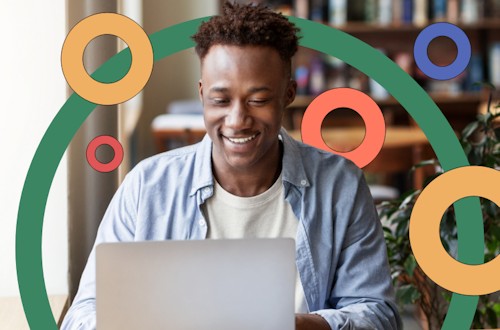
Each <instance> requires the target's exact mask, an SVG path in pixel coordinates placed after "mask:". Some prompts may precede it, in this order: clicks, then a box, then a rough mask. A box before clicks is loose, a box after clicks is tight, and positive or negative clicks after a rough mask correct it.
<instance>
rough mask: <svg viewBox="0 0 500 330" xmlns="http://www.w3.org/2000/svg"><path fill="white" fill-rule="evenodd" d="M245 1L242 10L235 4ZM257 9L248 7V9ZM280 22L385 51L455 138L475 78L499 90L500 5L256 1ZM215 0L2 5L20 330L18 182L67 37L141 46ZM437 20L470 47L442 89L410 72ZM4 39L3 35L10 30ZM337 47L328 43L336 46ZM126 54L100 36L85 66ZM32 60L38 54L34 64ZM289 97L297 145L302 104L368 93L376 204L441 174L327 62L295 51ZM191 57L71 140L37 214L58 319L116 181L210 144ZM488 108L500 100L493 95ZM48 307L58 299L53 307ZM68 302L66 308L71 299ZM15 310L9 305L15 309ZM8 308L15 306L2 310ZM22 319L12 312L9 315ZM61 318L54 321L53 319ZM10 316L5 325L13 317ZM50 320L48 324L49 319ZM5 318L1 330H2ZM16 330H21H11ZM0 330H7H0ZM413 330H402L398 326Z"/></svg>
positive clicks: (382, 95)
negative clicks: (381, 133)
mask: <svg viewBox="0 0 500 330" xmlns="http://www.w3.org/2000/svg"><path fill="white" fill-rule="evenodd" d="M238 2H241V3H249V2H244V1H238ZM253 3H257V1H253ZM263 3H265V4H267V5H269V6H270V7H271V8H272V10H275V11H277V12H282V13H283V14H285V15H292V16H297V17H300V18H305V19H310V20H313V21H316V22H319V23H321V24H326V25H330V26H332V27H335V28H337V29H339V30H342V31H344V32H346V33H349V34H351V35H353V36H355V37H356V38H359V39H360V40H362V41H364V42H366V43H367V44H369V45H371V46H373V47H374V48H376V49H378V50H379V51H381V52H383V53H384V54H385V55H387V56H388V57H389V58H391V59H392V60H393V61H394V62H396V64H398V65H399V66H400V67H401V68H402V69H403V70H405V71H406V72H407V73H408V74H409V75H410V76H412V77H413V78H414V79H415V80H416V81H417V82H418V84H419V85H421V86H422V87H423V88H424V89H425V91H427V92H428V94H429V95H430V96H431V97H432V99H433V100H434V101H435V102H436V104H437V105H438V107H439V108H440V109H441V111H442V112H443V114H444V116H445V117H446V118H447V119H448V121H449V122H450V124H451V126H452V128H453V129H454V130H455V132H456V134H457V136H460V134H461V131H462V129H463V128H464V127H465V126H466V125H467V123H469V122H471V121H473V120H474V119H475V117H476V115H477V114H478V113H481V112H484V111H485V109H486V103H487V100H488V91H486V90H485V89H484V88H481V87H480V86H473V87H471V85H472V83H473V82H475V81H487V82H490V83H492V84H493V85H495V86H496V87H497V88H500V0H349V1H347V0H282V1H263ZM221 5H222V0H203V1H202V0H184V1H173V0H162V1H156V0H67V1H59V0H49V1H45V2H37V1H30V2H7V1H2V2H0V30H1V31H3V32H2V37H3V38H4V43H3V45H4V46H5V48H3V49H4V51H3V52H0V58H1V61H0V68H1V69H0V72H1V76H0V83H1V87H2V88H1V89H0V93H1V96H2V101H3V102H2V116H1V120H0V150H2V151H3V155H8V156H4V157H5V158H3V160H4V161H3V162H1V163H0V187H2V188H1V189H0V208H1V209H2V210H3V213H2V216H1V217H0V310H2V308H3V307H5V306H15V307H14V311H13V312H12V313H10V312H9V313H4V314H2V315H3V316H2V317H6V315H7V316H8V315H9V314H11V315H14V316H15V315H17V316H16V317H18V318H19V319H20V321H19V322H20V323H19V324H21V325H19V326H14V327H11V328H12V329H21V328H22V327H23V326H27V324H26V321H25V319H23V315H22V309H21V306H20V301H19V290H18V287H17V279H16V269H15V249H14V247H15V226H16V220H17V208H18V206H19V199H20V196H21V193H22V187H23V183H24V180H25V178H26V174H27V171H28V168H29V165H30V162H31V160H32V158H33V155H34V153H35V151H36V148H37V146H38V144H39V143H40V140H41V138H42V137H43V134H44V133H45V131H46V130H47V128H48V126H49V125H50V123H51V121H52V119H53V118H54V116H55V115H56V114H57V112H58V111H59V109H60V108H61V106H62V105H63V104H64V103H65V102H66V99H67V97H69V95H71V93H72V91H71V89H69V87H68V86H67V84H66V82H65V79H64V75H63V73H62V70H61V67H60V52H61V49H62V45H63V43H64V39H65V37H66V35H67V34H68V33H69V31H70V30H71V28H72V27H73V26H74V25H75V24H77V23H78V22H79V21H80V20H81V19H83V18H85V17H88V16H90V15H92V14H95V13H100V12H116V13H120V14H124V15H126V16H128V17H130V18H132V19H134V20H135V21H136V22H137V23H138V24H140V25H141V26H142V27H143V28H144V30H145V32H146V33H147V34H148V35H150V34H152V33H155V32H157V31H159V30H162V29H164V28H166V27H169V26H173V25H175V24H178V23H182V22H184V21H187V20H191V19H196V18H200V17H205V16H210V15H217V14H220V10H221ZM433 22H451V23H454V24H456V25H458V26H459V27H460V28H461V29H463V31H464V32H465V33H466V34H467V36H468V37H469V40H470V42H471V46H472V58H471V61H470V63H469V66H468V68H467V69H466V70H465V71H464V72H463V73H462V74H461V75H459V76H458V77H456V78H454V79H452V80H449V81H436V80H433V79H430V78H428V77H426V76H425V75H424V74H423V73H422V72H421V71H420V70H419V69H418V68H417V67H416V65H415V62H414V59H413V44H414V42H415V39H416V37H417V35H418V34H419V32H420V31H421V30H422V29H423V28H424V27H425V26H427V25H428V24H430V23H433ZM6 31H9V32H6ZM332 42H334V41H332ZM125 47H126V44H125V43H124V42H123V41H122V40H121V39H120V38H117V37H115V36H109V35H104V36H100V37H97V38H95V39H94V40H92V41H91V42H90V43H89V45H88V46H87V48H86V50H85V54H84V64H85V67H86V69H87V72H88V73H89V74H91V73H92V72H93V71H94V70H95V69H96V68H98V67H99V66H100V65H101V64H102V63H104V62H106V61H107V60H108V59H109V58H111V57H112V56H114V55H115V54H116V53H117V52H119V51H120V50H122V49H123V48H125ZM33 50H36V55H37V56H33ZM456 54H457V48H456V45H455V43H454V42H453V41H452V40H451V39H449V38H447V37H438V38H436V39H434V40H433V41H432V42H431V43H430V45H429V48H428V55H429V58H430V59H431V61H432V62H433V63H435V64H436V65H441V66H445V65H448V64H450V63H452V62H453V61H454V59H455V57H456ZM292 65H293V76H294V78H295V79H296V80H297V82H298V87H299V88H298V95H297V98H296V100H295V102H293V104H291V105H290V106H289V107H288V108H287V109H286V112H285V116H284V122H283V125H284V127H285V128H286V129H287V130H288V131H289V132H290V133H291V134H292V136H293V137H294V138H296V139H300V124H301V119H302V116H303V113H304V111H305V109H306V108H307V106H308V105H309V103H310V102H311V101H312V100H313V99H314V97H316V96H317V95H319V94H320V93H322V92H324V91H326V90H329V89H332V88H336V87H351V88H355V89H358V90H360V91H363V92H365V93H367V94H368V95H370V96H371V97H372V98H373V99H374V100H375V101H376V102H377V104H378V106H379V107H380V108H381V110H382V112H383V114H384V118H385V121H386V125H387V136H386V142H385V144H384V147H383V148H382V151H381V152H380V153H379V155H378V156H377V158H376V159H375V160H374V161H373V162H372V163H371V164H370V165H368V166H367V167H366V168H364V173H365V176H366V178H367V181H368V183H369V185H370V188H371V191H372V195H373V196H374V198H375V200H376V201H382V200H390V199H396V198H398V197H399V196H400V195H401V194H402V193H403V192H405V191H407V190H408V189H412V188H421V187H422V184H423V182H424V178H425V177H427V176H428V175H430V174H432V173H433V172H435V171H436V170H438V169H437V168H435V167H433V166H430V167H426V168H420V169H418V170H417V171H415V172H413V173H412V174H411V175H409V174H408V171H409V170H410V168H411V167H412V166H414V165H415V164H417V163H418V162H420V161H421V160H424V159H429V158H432V157H433V156H434V154H433V151H432V148H431V147H430V145H429V143H428V141H427V139H426V137H425V135H424V134H423V132H422V131H421V130H420V129H419V128H418V126H417V125H416V123H415V122H414V121H413V119H412V118H411V117H410V116H409V115H408V113H407V112H406V111H405V110H404V108H403V107H402V106H401V105H400V104H399V102H398V101H397V100H395V99H394V98H393V97H392V96H391V95H389V94H388V93H387V91H386V90H385V89H384V88H383V87H382V86H380V85H379V84H377V83H376V82H375V81H373V80H371V79H370V78H369V77H367V76H366V75H364V74H363V73H362V72H360V71H358V70H357V69H356V68H354V67H351V66H349V65H347V64H346V63H344V62H342V61H340V60H339V59H337V58H334V57H332V56H329V55H326V54H322V53H319V52H317V51H314V50H311V49H308V48H304V47H300V48H299V51H298V53H297V55H296V56H295V58H294V59H293V63H292ZM199 78H200V67H199V60H198V57H197V55H196V53H195V51H194V49H193V48H190V49H187V50H184V51H182V52H179V53H176V54H173V55H171V56H168V57H167V58H164V59H162V60H161V61H158V62H156V63H155V64H154V69H153V73H152V75H151V78H150V80H149V82H148V83H147V85H146V86H145V88H144V90H143V91H142V92H141V93H140V94H138V95H137V96H136V97H134V98H133V99H131V100H130V101H127V102H125V103H123V104H120V105H118V106H98V107H97V108H96V110H94V112H93V113H92V114H91V115H90V116H89V117H88V118H87V120H86V121H85V123H84V124H83V125H82V127H81V128H80V130H79V131H78V132H77V134H76V135H75V137H74V138H73V140H72V142H71V143H70V145H69V147H68V150H67V152H66V153H65V155H64V156H63V158H62V160H61V162H60V164H59V167H58V169H57V172H56V175H55V177H54V181H53V183H52V186H51V190H50V193H49V198H48V201H47V206H46V212H45V216H44V227H43V233H42V234H43V245H42V251H43V256H42V257H43V269H44V275H45V284H46V288H47V292H48V294H49V297H52V298H51V300H50V301H51V304H53V307H54V306H56V307H57V308H54V309H53V310H56V309H57V310H58V311H59V314H57V315H61V313H62V312H63V309H64V306H67V303H68V302H69V301H71V299H72V298H73V297H74V295H75V293H76V289H77V287H78V282H79V278H80V275H81V272H82V270H83V267H84V266H85V263H86V260H87V258H88V254H89V253H90V249H91V248H92V245H93V242H94V240H95V233H96V231H97V228H98V225H99V223H100V221H101V219H102V216H103V214H104V212H105V210H106V207H107V205H108V203H109V201H110V199H111V197H112V196H113V194H114V192H115V191H116V189H117V188H118V186H119V184H120V182H121V181H122V180H123V178H124V176H125V175H126V174H127V173H128V172H129V171H130V169H132V168H133V167H134V166H135V165H136V164H137V163H139V162H140V161H141V160H143V159H145V158H147V157H150V156H153V155H155V154H157V153H160V152H164V151H167V150H171V149H173V148H177V147H180V146H183V145H188V144H192V143H196V142H197V141H199V140H201V138H202V137H203V136H204V134H205V130H204V125H203V117H202V106H201V102H200V101H199V99H198V89H197V85H198V80H199ZM494 98H498V95H497V94H494ZM322 130H323V138H324V140H325V143H326V144H327V145H329V146H330V147H331V148H332V149H334V150H337V151H340V152H346V151H350V150H353V149H355V148H356V147H357V146H358V145H359V144H360V143H361V142H362V141H363V139H364V133H365V130H364V123H363V120H362V119H361V117H360V116H359V115H358V114H357V113H356V112H355V111H353V110H352V109H332V111H331V112H330V113H329V114H328V116H327V117H326V118H325V119H324V121H323V126H322ZM103 134H106V135H111V136H113V137H115V138H117V139H118V140H119V141H120V143H121V144H122V145H123V148H124V151H125V153H124V159H123V161H122V163H121V165H120V167H119V168H118V169H117V170H115V171H113V172H110V173H99V172H96V171H95V170H93V169H92V168H91V167H90V166H89V165H88V163H87V161H86V158H85V150H86V147H87V145H88V144H89V143H90V141H91V140H92V139H94V138H95V137H97V136H98V135H103ZM96 156H97V159H98V160H100V161H101V162H103V163H106V162H109V161H110V160H111V159H112V158H113V156H114V153H113V151H112V149H111V148H110V147H108V146H106V145H103V146H101V147H99V148H98V149H97V152H96ZM54 297H60V298H59V300H57V299H56V298H54ZM67 298H69V299H67ZM16 306H17V307H16ZM9 308H11V307H9ZM16 313H17V314H16ZM54 313H55V314H54V315H56V312H54ZM14 316H13V317H14ZM56 318H57V317H56ZM2 320H3V319H1V318H0V327H1V328H2V329H3V328H4V327H3V325H4V324H2ZM16 324H18V323H16ZM7 328H8V327H7ZM407 329H411V328H407Z"/></svg>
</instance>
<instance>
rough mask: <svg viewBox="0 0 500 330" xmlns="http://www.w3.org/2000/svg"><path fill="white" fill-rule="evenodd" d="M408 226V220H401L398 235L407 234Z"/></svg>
mask: <svg viewBox="0 0 500 330" xmlns="http://www.w3.org/2000/svg"><path fill="white" fill-rule="evenodd" d="M408 220H409V219H408ZM407 227H408V221H401V222H400V223H399V224H398V227H397V228H396V236H397V237H403V236H406V231H407Z"/></svg>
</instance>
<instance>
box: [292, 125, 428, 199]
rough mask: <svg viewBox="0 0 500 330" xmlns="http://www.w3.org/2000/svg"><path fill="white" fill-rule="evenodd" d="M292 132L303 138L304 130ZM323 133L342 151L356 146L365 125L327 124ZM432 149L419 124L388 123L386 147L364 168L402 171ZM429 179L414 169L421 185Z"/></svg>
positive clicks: (328, 140) (422, 158)
mask: <svg viewBox="0 0 500 330" xmlns="http://www.w3.org/2000/svg"><path fill="white" fill-rule="evenodd" d="M289 134H290V135H291V136H292V137H293V138H294V139H296V140H299V141H301V140H302V139H301V134H300V131H298V130H294V131H290V132H289ZM322 136H323V140H324V141H325V143H326V144H327V145H328V146H329V147H330V148H332V149H334V150H338V151H342V152H345V151H349V150H353V149H355V148H356V147H357V146H358V145H359V144H360V142H361V141H362V140H363V138H364V136H365V129H364V128H363V127H353V128H335V129H332V128H324V129H322ZM429 152H432V148H431V146H430V144H429V141H428V140H427V137H426V136H425V134H424V132H422V130H421V129H420V128H418V127H416V128H414V127H395V126H393V127H387V129H386V136H385V141H384V145H383V147H382V150H381V151H380V153H379V154H378V156H377V157H375V159H374V160H373V161H372V162H371V163H370V164H368V165H367V166H365V167H364V168H363V171H365V172H377V173H400V172H408V170H410V169H411V167H412V166H414V165H415V164H417V163H419V162H420V161H422V160H424V159H426V158H427V157H424V155H427V154H428V153H429ZM424 180H425V173H424V172H423V169H417V170H416V171H415V173H414V179H413V184H414V187H415V188H416V189H418V188H421V187H422V184H423V182H424Z"/></svg>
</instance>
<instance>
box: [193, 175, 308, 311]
mask: <svg viewBox="0 0 500 330" xmlns="http://www.w3.org/2000/svg"><path fill="white" fill-rule="evenodd" d="M214 183H215V184H214V194H213V196H212V197H210V198H208V199H207V200H206V201H205V203H204V204H203V205H202V210H203V213H204V214H205V218H206V220H207V224H208V232H207V238H210V239H220V238H276V237H290V238H293V239H295V237H296V235H297V228H298V225H299V221H298V220H297V218H296V217H295V215H294V214H293V211H292V207H291V206H290V204H289V203H288V202H287V201H286V200H285V197H284V193H283V185H282V180H281V174H280V176H279V178H278V179H277V180H276V182H275V183H274V184H273V185H272V186H271V188H269V189H268V190H266V191H265V192H263V193H262V194H260V195H257V196H253V197H239V196H235V195H232V194H230V193H229V192H227V191H225V190H224V189H223V188H222V187H221V185H220V184H219V183H218V182H217V181H216V180H215V178H214ZM295 274H296V280H295V313H307V312H308V309H307V303H306V300H305V295H304V290H303V288H302V283H301V282H300V277H299V273H298V271H297V270H296V273H295Z"/></svg>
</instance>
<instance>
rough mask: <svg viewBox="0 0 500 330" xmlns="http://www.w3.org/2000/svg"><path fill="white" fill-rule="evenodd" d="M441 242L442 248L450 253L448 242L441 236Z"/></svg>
mask: <svg viewBox="0 0 500 330" xmlns="http://www.w3.org/2000/svg"><path fill="white" fill-rule="evenodd" d="M441 244H443V247H444V249H445V250H446V252H448V254H449V253H450V245H449V244H448V242H446V240H445V239H444V238H443V237H441Z"/></svg>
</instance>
